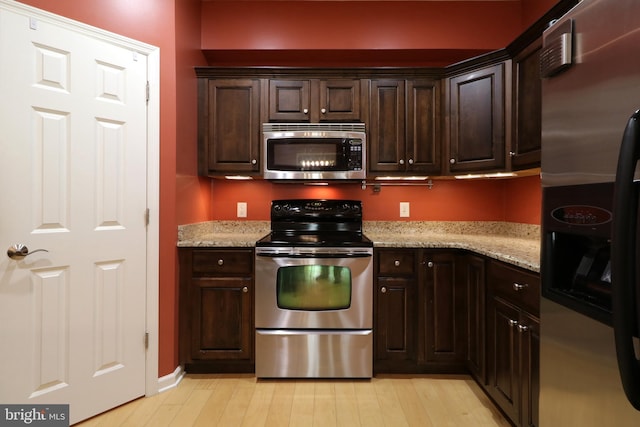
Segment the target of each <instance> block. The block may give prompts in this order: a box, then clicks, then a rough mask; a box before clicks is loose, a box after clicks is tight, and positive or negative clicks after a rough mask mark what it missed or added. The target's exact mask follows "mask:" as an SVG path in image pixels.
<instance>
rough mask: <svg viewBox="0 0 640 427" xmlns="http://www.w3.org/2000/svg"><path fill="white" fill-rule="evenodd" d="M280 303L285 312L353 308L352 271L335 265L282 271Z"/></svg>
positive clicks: (277, 291) (278, 289)
mask: <svg viewBox="0 0 640 427" xmlns="http://www.w3.org/2000/svg"><path fill="white" fill-rule="evenodd" d="M276 280H277V287H276V300H277V302H278V308H281V309H284V310H306V311H320V310H344V309H347V308H349V307H350V306H351V286H352V280H351V270H350V269H349V268H348V267H341V266H335V265H295V266H288V267H280V268H279V269H278V276H277V279H276Z"/></svg>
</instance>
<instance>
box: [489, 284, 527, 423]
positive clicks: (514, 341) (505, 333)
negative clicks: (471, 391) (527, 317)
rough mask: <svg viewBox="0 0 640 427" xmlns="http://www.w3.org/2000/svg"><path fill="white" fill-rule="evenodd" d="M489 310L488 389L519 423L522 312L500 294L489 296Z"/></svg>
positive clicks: (506, 412) (502, 407)
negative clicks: (498, 295) (519, 328)
mask: <svg viewBox="0 0 640 427" xmlns="http://www.w3.org/2000/svg"><path fill="white" fill-rule="evenodd" d="M488 309H489V313H488V322H487V323H488V325H487V336H488V340H487V341H488V346H489V366H488V367H487V370H488V376H489V385H488V391H489V394H490V395H491V396H492V397H493V399H494V400H495V402H496V403H497V404H498V405H499V406H500V408H501V409H502V410H503V411H504V412H505V414H507V416H508V417H509V418H510V419H511V420H512V421H513V422H516V423H517V422H518V419H519V406H520V376H519V373H520V372H519V371H520V363H519V342H518V339H519V337H518V334H519V332H518V320H519V316H520V312H519V310H518V309H517V308H516V307H514V306H512V305H511V304H509V303H507V302H506V301H504V300H503V299H502V298H500V297H497V296H491V297H490V299H489V305H488Z"/></svg>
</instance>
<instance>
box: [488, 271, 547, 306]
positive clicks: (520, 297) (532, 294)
mask: <svg viewBox="0 0 640 427" xmlns="http://www.w3.org/2000/svg"><path fill="white" fill-rule="evenodd" d="M488 277H489V290H490V291H491V292H493V293H494V294H496V295H500V296H502V297H503V298H505V299H506V300H507V301H509V302H511V303H512V304H515V305H516V306H518V307H520V308H523V309H525V310H526V311H528V312H529V313H531V314H533V315H536V316H537V315H538V314H539V313H540V276H539V275H538V274H536V273H531V272H528V271H525V270H521V269H519V268H517V267H512V266H510V265H507V264H504V263H501V262H495V261H494V262H491V263H489V269H488Z"/></svg>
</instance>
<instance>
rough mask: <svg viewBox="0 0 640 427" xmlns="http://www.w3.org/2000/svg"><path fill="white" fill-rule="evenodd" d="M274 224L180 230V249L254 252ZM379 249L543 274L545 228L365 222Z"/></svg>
mask: <svg viewBox="0 0 640 427" xmlns="http://www.w3.org/2000/svg"><path fill="white" fill-rule="evenodd" d="M269 227H270V223H269V221H209V222H202V223H197V224H188V225H181V226H179V227H178V247H253V246H255V242H256V241H257V240H259V239H260V238H262V237H264V236H265V235H266V234H267V233H269ZM363 231H364V234H365V235H366V236H367V237H368V238H369V239H371V240H372V241H373V245H374V247H397V248H440V249H465V250H469V251H472V252H475V253H478V254H480V255H485V256H487V257H490V258H494V259H497V260H499V261H504V262H507V263H509V264H512V265H515V266H518V267H522V268H525V269H527V270H531V271H534V272H539V271H540V226H538V225H530V224H517V223H509V222H497V221H495V222H493V221H365V222H364V224H363Z"/></svg>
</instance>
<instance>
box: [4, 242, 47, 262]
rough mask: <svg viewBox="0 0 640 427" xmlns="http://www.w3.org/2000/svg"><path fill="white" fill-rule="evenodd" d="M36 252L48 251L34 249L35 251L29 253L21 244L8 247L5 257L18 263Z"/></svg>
mask: <svg viewBox="0 0 640 427" xmlns="http://www.w3.org/2000/svg"><path fill="white" fill-rule="evenodd" d="M36 252H49V251H48V250H46V249H36V250H35V251H31V252H29V248H27V247H26V246H25V245H23V244H20V243H17V244H15V245H11V246H9V249H7V256H8V257H9V258H11V259H13V260H16V261H20V260H21V259H24V257H26V256H28V255H31V254H33V253H36Z"/></svg>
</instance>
